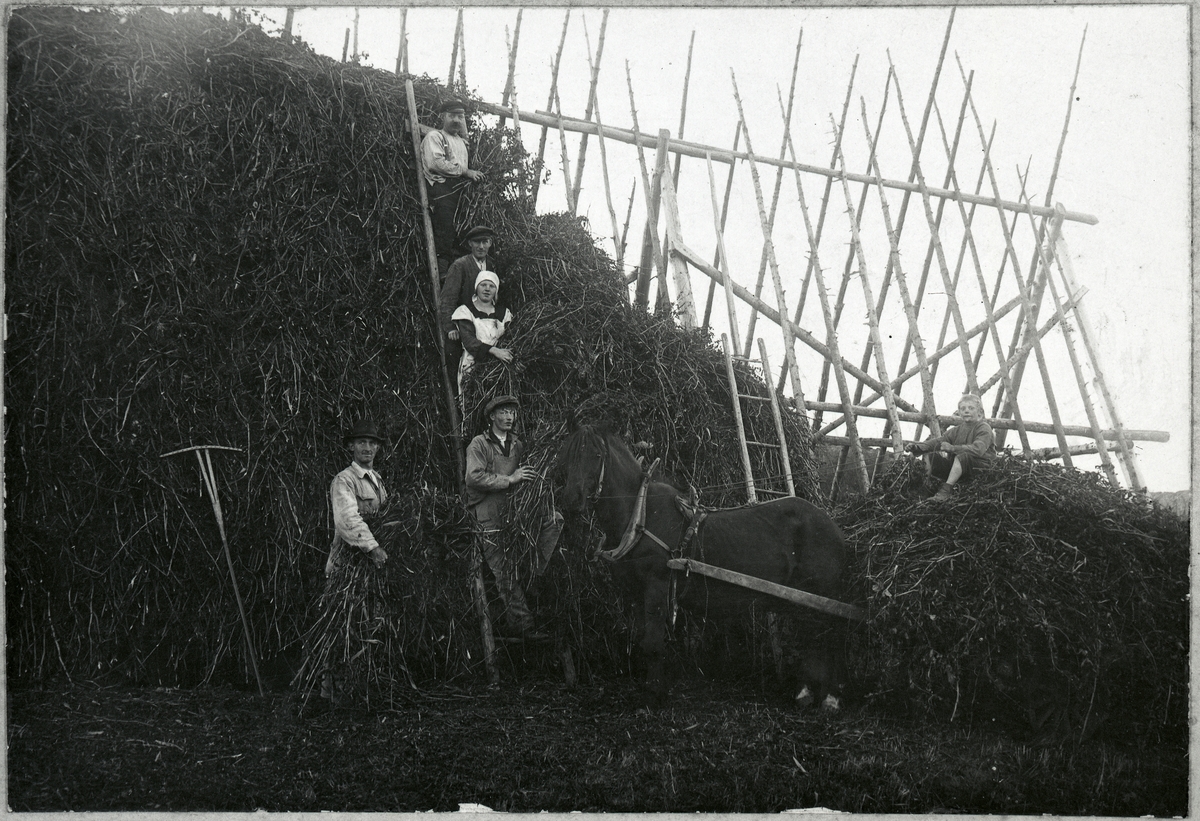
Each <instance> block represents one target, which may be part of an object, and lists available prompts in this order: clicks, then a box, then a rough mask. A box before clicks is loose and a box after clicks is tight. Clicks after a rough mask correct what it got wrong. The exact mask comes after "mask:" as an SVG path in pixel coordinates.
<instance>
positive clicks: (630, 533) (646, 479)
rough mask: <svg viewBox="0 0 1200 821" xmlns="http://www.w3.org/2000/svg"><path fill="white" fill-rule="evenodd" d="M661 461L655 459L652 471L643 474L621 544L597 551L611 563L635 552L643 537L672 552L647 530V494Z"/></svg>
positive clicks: (651, 467) (651, 466)
mask: <svg viewBox="0 0 1200 821" xmlns="http://www.w3.org/2000/svg"><path fill="white" fill-rule="evenodd" d="M659 461H661V460H659V459H655V460H654V464H652V465H650V469H649V470H647V471H646V472H645V473H644V474H642V485H641V487H640V488H638V495H637V501H636V502H634V505H633V515H632V516H630V517H629V525H628V526H627V527H626V528H625V535H624V536H622V537H621V543H620V544H619V545H617V546H616V547H614V548H613V549H612V550H600V551H597V552H598V555H599V556H600V557H601V558H603V559H607V560H608V561H610V562H615V561H617V560H618V559H621V558H624V556H625V554H626V553H628V552H629V551H630V550H633V546H634V545H636V544H637V543H638V542H639V541H641V539H642V536H649V537H650V538H651V539H652V540H654V541H655V542H657V543H658V544H659V546H660V547H662V548H663V549H664V550H666V551H667V553H670V552H671V548H670V547H669V546H668V545H667V544H666V543H665V542H663V540H662V539H660V538H658V537H657V536H655V535H654V534H653V533H651V532H650V531H649V530H646V494H647V492H648V491H649V489H650V475H651V474H652V473H654V469H655V468H657V467H658V463H659ZM601 471H603V464H602V465H601ZM597 495H599V494H597Z"/></svg>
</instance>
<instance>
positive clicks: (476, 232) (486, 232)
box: [463, 225, 496, 242]
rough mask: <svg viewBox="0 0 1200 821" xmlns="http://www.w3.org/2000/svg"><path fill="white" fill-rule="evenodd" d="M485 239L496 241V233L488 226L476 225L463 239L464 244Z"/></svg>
mask: <svg viewBox="0 0 1200 821" xmlns="http://www.w3.org/2000/svg"><path fill="white" fill-rule="evenodd" d="M484 237H487V238H488V239H495V238H496V232H495V231H493V230H492V229H491V228H488V227H487V226H486V225H476V226H475V227H474V228H472V229H471V230H470V231H468V232H467V235H466V236H465V237H463V242H470V241H471V240H473V239H483V238H484Z"/></svg>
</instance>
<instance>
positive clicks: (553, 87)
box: [532, 9, 615, 233]
mask: <svg viewBox="0 0 1200 821" xmlns="http://www.w3.org/2000/svg"><path fill="white" fill-rule="evenodd" d="M570 22H571V10H570V9H567V13H566V14H565V15H563V27H562V35H561V36H560V37H559V38H558V50H557V51H556V52H555V53H554V62H553V63H552V64H551V66H550V97H549V98H548V99H547V100H546V108H547V109H549V108H551V107H552V106H554V105H555V100H557V99H558V69H559V66H561V65H562V55H563V46H565V45H566V43H567V25H568V24H569V23H570ZM591 62H592V52H591V46H590V45H589V46H588V64H589V65H591ZM557 110H558V114H559V119H558V128H559V132H560V139H562V137H563V135H562V133H561V132H562V130H563V127H562V106H561V105H559V106H558V109H557ZM549 131H550V126H548V125H543V126H542V131H541V135H540V136H539V137H538V153H537V161H536V162H535V163H534V165H533V167H534V171H535V176H534V178H533V194H532V197H533V207H534V209H536V208H537V197H538V189H539V188H541V184H542V165H543V163H544V161H545V159H546V135H547V134H548V133H549ZM565 153H566V152H565V151H564V154H565ZM569 180H570V178H569V177H564V178H563V185H564V186H566V187H567V188H568V189H570V187H571V186H570V181H569ZM572 193H573V192H572ZM614 233H615V232H614Z"/></svg>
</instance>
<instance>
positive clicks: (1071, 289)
mask: <svg viewBox="0 0 1200 821" xmlns="http://www.w3.org/2000/svg"><path fill="white" fill-rule="evenodd" d="M1053 236H1054V243H1053V249H1054V258H1055V261H1056V262H1057V263H1058V272H1059V275H1060V276H1061V277H1062V281H1063V286H1064V287H1065V288H1066V289H1067V296H1068V297H1070V296H1071V295H1072V294H1074V293H1075V292H1077V291H1078V290H1079V285H1078V284H1077V283H1076V281H1075V272H1074V270H1073V268H1072V266H1071V254H1070V252H1069V251H1068V250H1067V241H1066V238H1065V237H1064V236H1063V233H1062V220H1057V221H1056V222H1055V223H1054V231H1053ZM1072 310H1073V312H1074V314H1075V320H1076V325H1077V327H1078V329H1079V338H1080V339H1082V340H1083V347H1084V350H1085V351H1087V355H1088V359H1089V360H1090V361H1091V364H1092V375H1093V380H1094V381H1095V383H1096V388H1097V389H1098V390H1099V392H1100V396H1101V398H1102V399H1103V400H1104V408H1105V410H1106V411H1107V416H1108V423H1109V425H1110V426H1112V427H1113V428H1115V429H1116V430H1118V431H1120V430H1121V429H1122V425H1121V419H1120V416H1118V414H1117V406H1116V404H1115V403H1114V402H1113V398H1112V394H1111V393H1109V390H1108V383H1107V382H1106V381H1105V378H1104V371H1103V369H1102V368H1101V366H1100V355H1099V351H1098V350H1097V348H1096V346H1095V345H1094V344H1093V342H1092V332H1091V330H1090V329H1091V323H1090V322H1089V321H1088V317H1087V314H1086V313H1085V312H1084V306H1083V303H1082V302H1081V301H1076V302H1075V304H1074V306H1072ZM1117 447H1118V453H1119V454H1120V456H1121V465H1122V467H1123V468H1124V470H1125V478H1126V480H1128V482H1129V486H1130V487H1131V488H1133V489H1134V490H1139V491H1140V490H1142V489H1143V485H1142V482H1141V477H1140V476H1139V475H1138V470H1137V461H1136V459H1135V458H1134V454H1133V450H1132V449H1131V448H1130V447H1129V446H1128V445H1127V444H1126V442H1125V437H1123V436H1122V437H1120V438H1118V439H1117Z"/></svg>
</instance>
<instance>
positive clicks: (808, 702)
mask: <svg viewBox="0 0 1200 821" xmlns="http://www.w3.org/2000/svg"><path fill="white" fill-rule="evenodd" d="M815 701H816V696H814V695H813V691H812V690H810V689H808V685H807V684H806V685H804V689H803V690H801V691H800V692H798V693H796V706H797V707H799V708H800V709H802V710H805V709H808V708H809V707H811V706H813V702H815Z"/></svg>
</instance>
